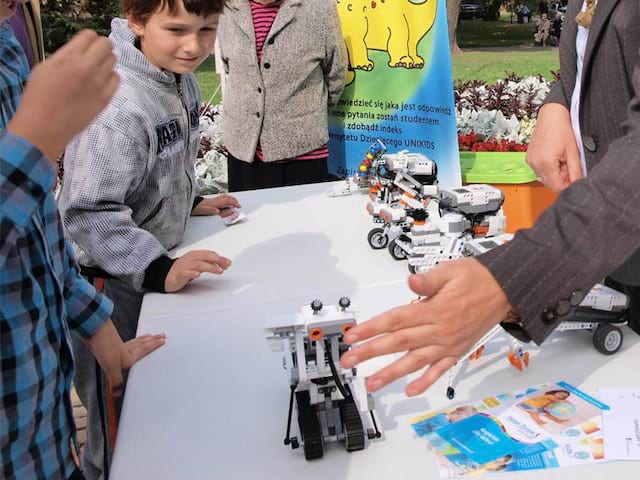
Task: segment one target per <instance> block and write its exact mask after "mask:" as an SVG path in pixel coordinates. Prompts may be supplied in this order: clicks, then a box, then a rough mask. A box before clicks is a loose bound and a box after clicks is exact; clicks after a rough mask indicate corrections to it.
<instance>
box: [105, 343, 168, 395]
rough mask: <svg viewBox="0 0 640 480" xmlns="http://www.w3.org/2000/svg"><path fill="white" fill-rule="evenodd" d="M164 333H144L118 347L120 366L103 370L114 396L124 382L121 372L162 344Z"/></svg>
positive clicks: (118, 393) (120, 391)
mask: <svg viewBox="0 0 640 480" xmlns="http://www.w3.org/2000/svg"><path fill="white" fill-rule="evenodd" d="M165 340H166V337H165V335H164V334H159V335H151V334H146V335H142V336H140V337H136V338H134V339H133V340H129V341H128V342H125V343H124V344H122V348H121V349H120V368H112V369H109V370H105V373H106V374H107V378H108V379H109V383H110V384H111V391H112V393H113V396H114V397H118V396H120V395H122V391H123V389H124V382H123V376H122V372H123V371H125V370H129V369H130V368H131V367H133V365H134V364H135V363H136V362H137V361H138V360H140V359H141V358H143V357H145V356H147V355H148V354H149V353H151V352H153V351H154V350H155V349H157V348H160V347H161V346H162V345H164V342H165Z"/></svg>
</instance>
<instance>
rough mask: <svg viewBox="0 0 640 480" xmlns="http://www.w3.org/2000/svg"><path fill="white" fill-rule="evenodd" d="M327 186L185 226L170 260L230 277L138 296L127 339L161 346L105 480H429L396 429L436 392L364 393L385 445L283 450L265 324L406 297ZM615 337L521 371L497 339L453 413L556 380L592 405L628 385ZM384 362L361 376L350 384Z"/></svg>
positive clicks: (632, 469) (637, 347)
mask: <svg viewBox="0 0 640 480" xmlns="http://www.w3.org/2000/svg"><path fill="white" fill-rule="evenodd" d="M329 188H330V186H329V185H327V184H324V185H308V186H301V187H290V188H282V189H273V190H263V191H259V192H246V193H242V194H239V195H238V198H239V199H240V202H241V203H242V206H243V210H244V211H245V212H246V213H247V215H248V221H246V222H245V223H243V224H239V225H235V226H232V227H228V228H227V227H224V226H223V225H222V222H221V221H220V220H219V219H216V218H214V219H211V218H194V219H192V220H191V223H190V225H189V229H188V231H187V234H186V237H185V240H184V242H183V244H182V245H181V247H180V248H179V249H177V253H178V254H180V253H183V252H185V251H188V250H192V249H200V248H210V249H213V250H216V251H218V252H220V253H221V254H223V255H226V256H228V257H230V258H231V259H232V261H233V265H232V266H231V268H230V269H229V270H228V271H227V272H226V273H225V274H224V275H223V276H221V277H213V276H210V277H204V278H201V279H199V280H197V281H196V282H194V283H193V284H192V285H190V286H189V287H187V288H186V289H185V290H184V291H183V292H181V293H179V294H172V295H161V294H149V295H147V296H146V297H145V300H144V303H143V307H142V313H141V316H140V322H139V328H138V333H139V334H142V333H147V332H165V333H166V334H167V343H166V345H165V346H164V347H163V348H162V349H160V350H158V351H157V352H154V353H153V354H152V355H150V356H149V357H147V358H145V359H143V360H142V361H141V362H139V363H138V364H137V365H136V366H135V367H134V368H133V369H132V371H131V373H130V377H129V383H128V386H127V393H126V398H125V401H124V408H123V412H122V419H121V423H120V429H119V432H118V440H117V444H116V450H115V455H114V459H113V466H112V476H111V478H112V479H115V480H118V479H132V478H135V479H154V480H160V479H194V480H195V479H248V480H249V479H263V478H277V479H305V480H312V479H322V480H326V479H334V480H342V479H349V480H356V479H362V480H365V479H367V480H370V479H404V478H412V477H416V478H429V479H431V478H438V474H437V467H436V459H435V457H434V455H433V454H431V453H429V452H428V451H427V449H426V447H425V444H424V443H423V442H422V441H421V440H420V439H418V438H416V436H415V435H414V434H413V431H412V429H411V427H410V425H409V419H411V418H413V417H415V416H417V415H420V414H423V413H426V412H429V411H431V410H434V409H437V408H442V407H445V406H447V405H450V404H452V402H450V401H449V400H447V398H446V396H445V387H446V384H445V381H444V380H441V381H440V382H438V383H437V384H436V385H435V386H434V387H433V388H432V389H430V390H429V391H428V392H427V393H426V394H424V395H422V396H420V397H417V398H411V399H410V398H407V397H405V396H404V394H403V389H404V387H405V385H406V381H399V382H396V383H395V384H393V385H392V386H389V387H387V388H385V389H383V390H382V391H381V392H379V393H377V394H376V395H375V399H376V404H377V409H376V410H377V413H378V415H379V417H380V421H381V424H382V425H381V426H382V429H383V431H384V438H383V439H380V440H375V441H373V442H371V443H370V444H369V445H368V447H367V448H366V449H365V450H363V451H361V452H354V453H347V452H345V450H344V449H343V448H342V447H341V446H339V445H336V444H330V445H328V446H326V448H325V456H324V458H323V459H321V460H317V461H313V462H307V461H306V460H305V459H304V454H303V451H302V448H300V449H297V450H291V449H290V448H289V447H285V446H284V445H283V438H284V434H285V424H286V415H287V409H288V399H289V387H288V378H287V376H286V372H285V371H283V369H282V360H281V357H280V355H279V354H276V353H272V352H271V351H270V350H269V348H268V345H267V343H266V341H265V339H264V335H263V330H262V329H263V326H264V324H265V320H266V319H267V318H268V317H269V316H273V315H280V314H295V313H296V312H297V311H298V309H299V308H300V306H301V305H303V304H307V303H308V302H310V301H311V300H313V299H314V298H319V299H321V300H323V301H324V302H325V303H335V302H336V301H337V300H338V298H339V297H340V296H343V295H348V296H350V297H351V299H352V308H353V309H354V310H355V311H356V312H357V313H358V318H359V319H360V320H365V319H367V318H369V317H370V316H372V315H374V314H376V313H379V312H381V311H382V310H384V309H387V308H390V307H392V306H395V305H398V304H400V303H404V302H407V301H408V300H410V299H411V298H412V295H411V293H410V292H409V290H408V288H407V287H406V276H407V273H408V271H407V265H406V263H405V262H396V261H395V260H393V259H392V258H391V256H390V255H389V254H388V253H387V252H386V251H373V250H371V249H370V248H369V247H368V245H367V241H366V234H367V232H368V230H369V229H370V228H371V227H372V223H371V219H370V217H369V216H368V215H367V214H366V212H365V208H364V205H365V203H366V197H365V196H364V195H361V194H360V195H359V194H356V195H353V196H350V197H340V198H328V197H327V195H326V191H327V190H328V189H329ZM625 333H626V338H625V343H624V345H623V347H622V350H621V351H620V352H618V353H617V354H616V355H614V356H612V357H605V356H603V355H601V354H600V353H598V352H596V351H595V349H594V348H593V347H592V345H591V338H590V336H589V334H588V333H586V332H566V333H563V334H556V335H555V336H554V337H552V338H551V339H549V340H548V342H547V344H545V347H544V348H543V349H540V350H537V349H535V348H533V347H532V366H531V368H530V369H529V370H528V371H525V372H518V371H516V370H515V369H513V368H511V367H510V366H509V365H508V362H507V360H506V358H504V357H503V356H502V355H500V354H499V352H500V351H505V350H506V348H507V345H508V339H507V337H506V336H505V337H501V338H496V339H494V340H493V341H492V342H490V344H489V345H488V348H487V354H485V355H486V358H484V359H481V360H480V361H479V362H478V363H477V364H474V365H472V366H469V367H468V368H467V369H466V370H465V371H464V372H463V374H462V376H461V380H460V381H459V384H458V387H457V390H456V392H457V395H456V399H455V402H458V401H459V402H463V401H465V400H469V399H472V400H477V399H480V398H483V397H484V396H488V395H491V394H495V393H499V392H502V391H509V390H514V389H518V388H521V387H525V386H528V385H534V384H537V383H541V382H548V381H555V380H566V381H568V382H569V383H572V384H573V385H575V386H578V387H580V388H582V389H584V390H586V391H587V392H589V393H592V394H596V393H597V390H596V389H597V387H603V386H624V385H637V384H638V382H639V380H638V379H639V377H638V374H637V370H636V369H637V368H638V367H639V366H640V337H638V336H636V335H634V334H633V332H631V331H630V330H628V329H626V328H625ZM387 360H388V359H387ZM383 363H384V360H381V359H378V360H375V361H372V362H369V363H367V364H365V365H363V366H362V367H361V368H360V375H366V374H367V373H371V372H373V371H374V370H375V369H376V367H379V366H380V365H382V364H383ZM639 471H640V467H639V466H638V463H632V462H627V463H622V462H617V463H610V464H602V465H595V466H591V467H589V468H586V467H576V468H565V469H557V470H545V471H540V472H527V473H521V474H517V477H518V478H522V479H528V478H545V479H562V480H567V479H577V478H580V479H581V480H589V479H593V480H595V479H602V478H605V476H609V477H610V478H616V479H627V478H632V477H634V478H637V473H638V472H639ZM508 476H509V477H515V476H516V475H513V474H511V475H508ZM499 478H506V477H505V476H504V475H503V476H502V477H499Z"/></svg>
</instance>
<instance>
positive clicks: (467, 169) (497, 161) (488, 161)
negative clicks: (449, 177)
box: [460, 152, 536, 184]
mask: <svg viewBox="0 0 640 480" xmlns="http://www.w3.org/2000/svg"><path fill="white" fill-rule="evenodd" d="M525 155H526V154H525V152H460V170H461V171H462V182H463V183H491V184H516V183H529V182H534V181H535V180H536V174H535V173H533V170H531V168H529V165H527V163H526V162H525V159H524V158H525Z"/></svg>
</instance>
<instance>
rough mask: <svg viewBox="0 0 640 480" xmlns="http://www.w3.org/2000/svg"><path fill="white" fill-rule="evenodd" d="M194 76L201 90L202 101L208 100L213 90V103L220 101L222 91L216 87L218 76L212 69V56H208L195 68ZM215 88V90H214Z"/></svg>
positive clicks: (218, 81) (218, 82)
mask: <svg viewBox="0 0 640 480" xmlns="http://www.w3.org/2000/svg"><path fill="white" fill-rule="evenodd" d="M196 78H197V79H198V83H199V84H200V90H202V101H203V102H206V101H208V100H209V99H210V98H211V96H212V95H213V94H214V92H215V97H213V101H212V102H211V103H213V104H214V105H215V104H216V103H220V102H221V101H222V92H221V91H220V90H219V89H218V85H220V77H219V76H218V74H217V73H216V72H215V70H214V64H213V57H211V58H209V59H208V60H207V61H206V62H204V63H203V64H202V65H200V67H198V69H197V70H196ZM216 90H217V91H216Z"/></svg>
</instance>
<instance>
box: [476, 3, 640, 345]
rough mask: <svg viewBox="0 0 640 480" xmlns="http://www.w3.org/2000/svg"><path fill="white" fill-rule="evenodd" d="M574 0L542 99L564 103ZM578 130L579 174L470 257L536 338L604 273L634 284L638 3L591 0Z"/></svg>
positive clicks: (639, 111) (639, 153) (638, 262)
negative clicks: (554, 75)
mask: <svg viewBox="0 0 640 480" xmlns="http://www.w3.org/2000/svg"><path fill="white" fill-rule="evenodd" d="M581 5H582V0H570V1H569V8H568V12H567V16H566V19H565V25H564V30H563V32H562V40H561V44H560V63H561V76H562V80H561V82H558V83H557V84H556V86H555V87H554V88H553V90H552V91H551V93H550V94H549V97H548V99H547V102H557V103H561V104H563V105H566V106H568V105H569V104H570V101H571V94H572V92H573V87H574V85H575V80H576V67H575V65H576V48H575V39H576V32H577V26H576V24H575V20H574V19H575V15H576V13H577V11H578V9H579V8H580V6H581ZM580 105H581V111H580V127H581V133H582V139H583V143H584V146H585V155H586V161H587V168H588V176H587V178H585V179H582V180H579V181H578V182H576V183H575V184H573V185H572V186H570V187H569V188H567V189H566V190H565V191H563V192H562V194H561V195H560V196H559V198H558V200H557V201H556V203H555V204H554V205H553V206H552V207H550V208H549V209H548V210H547V211H546V212H544V213H543V215H542V216H541V217H540V218H539V220H538V222H536V225H535V226H534V227H533V228H532V229H529V230H523V231H520V232H518V233H517V234H516V236H515V238H514V239H513V241H511V242H510V243H509V244H507V245H505V246H503V247H501V248H498V249H495V250H493V251H491V252H489V253H487V254H485V255H483V256H481V257H478V258H479V260H480V261H481V262H482V263H483V264H484V265H485V266H487V267H488V268H489V270H490V271H491V273H492V274H493V275H494V277H495V278H496V279H497V280H498V282H499V283H500V285H501V286H502V288H503V289H504V291H505V293H506V294H507V297H508V298H509V300H510V302H511V304H512V306H513V307H514V310H515V312H516V313H517V314H518V316H519V317H520V319H521V322H522V324H523V325H524V326H525V329H526V331H527V333H528V334H529V335H530V336H531V338H532V339H533V340H534V341H535V342H536V343H541V342H542V341H543V340H544V339H545V338H546V337H547V336H548V335H549V334H550V333H551V332H552V331H553V329H554V328H555V327H556V326H557V324H558V323H559V322H561V321H562V320H563V318H565V316H566V315H568V314H569V313H570V309H569V308H568V307H574V306H575V305H576V304H577V303H579V300H581V299H582V297H583V296H584V295H585V294H586V293H588V291H589V289H590V288H591V286H592V285H594V284H595V283H597V282H598V281H601V280H602V278H604V277H605V276H607V275H610V274H612V272H615V273H614V274H613V277H614V278H615V279H617V280H619V281H621V282H624V283H627V284H630V285H640V252H639V251H638V249H639V248H640V2H639V1H638V0H599V2H598V6H597V8H596V13H595V16H594V19H593V24H592V25H591V28H590V31H589V40H588V43H587V50H586V53H585V60H584V71H583V80H582V93H581V103H580Z"/></svg>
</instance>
